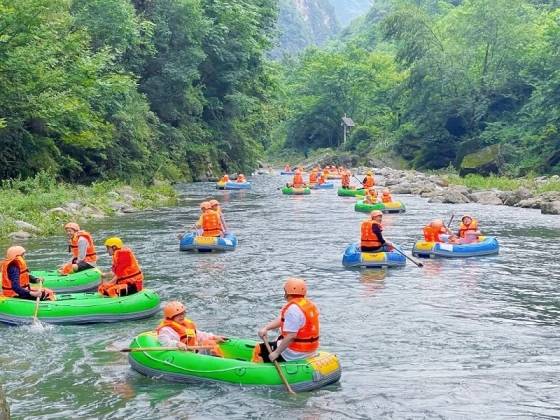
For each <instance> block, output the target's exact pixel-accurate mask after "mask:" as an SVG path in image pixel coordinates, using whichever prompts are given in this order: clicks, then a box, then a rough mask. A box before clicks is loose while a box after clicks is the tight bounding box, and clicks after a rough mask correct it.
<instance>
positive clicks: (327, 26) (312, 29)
mask: <svg viewBox="0 0 560 420" xmlns="http://www.w3.org/2000/svg"><path fill="white" fill-rule="evenodd" d="M338 31H339V25H338V21H337V19H336V15H335V11H334V9H333V7H332V5H331V4H330V3H329V0H280V13H279V17H278V41H277V46H276V48H275V49H274V50H273V51H272V52H271V55H272V57H274V58H279V57H281V56H283V55H284V54H294V53H298V52H300V51H302V50H303V49H304V48H305V47H307V46H309V45H322V44H324V43H325V42H326V41H327V40H329V39H330V38H332V37H333V36H334V35H336V34H337V33H338Z"/></svg>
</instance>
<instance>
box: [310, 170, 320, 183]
mask: <svg viewBox="0 0 560 420" xmlns="http://www.w3.org/2000/svg"><path fill="white" fill-rule="evenodd" d="M318 178H319V175H318V174H317V172H311V173H310V174H309V183H310V184H314V183H316V182H317V179H318Z"/></svg>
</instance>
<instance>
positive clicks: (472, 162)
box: [0, 0, 560, 182]
mask: <svg viewBox="0 0 560 420" xmlns="http://www.w3.org/2000/svg"><path fill="white" fill-rule="evenodd" d="M367 3H368V1H366V0H355V1H352V2H350V6H352V7H354V8H355V9H353V10H358V9H359V8H363V7H365V5H366V4H367ZM341 4H342V2H341V1H337V0H336V1H335V0H333V1H332V2H331V3H329V2H328V1H326V0H297V1H296V0H293V1H292V0H280V1H278V0H150V1H147V0H0V145H1V147H0V179H5V178H17V177H22V178H25V177H27V176H32V175H35V174H36V173H38V172H41V171H45V172H48V173H50V174H52V175H54V176H56V177H58V178H59V179H64V180H68V181H75V182H89V181H92V180H96V179H110V178H120V179H123V180H144V181H149V180H152V179H154V178H157V177H159V178H167V179H191V178H199V179H200V178H204V177H206V176H211V175H216V174H218V173H220V172H222V171H230V172H234V171H238V170H243V171H249V170H250V169H251V168H254V167H255V165H256V163H257V160H258V159H259V158H260V157H261V156H262V155H263V151H264V150H265V149H268V150H272V152H274V151H278V150H283V149H289V150H295V151H299V152H308V151H310V150H313V149H317V148H323V147H340V148H341V149H342V150H345V151H349V152H351V153H354V154H356V155H359V156H368V155H369V156H371V155H380V154H394V155H398V156H401V157H402V158H404V159H405V160H406V161H407V162H408V164H409V165H410V166H412V167H417V168H429V169H437V168H445V167H448V166H450V165H452V166H455V167H457V168H461V170H462V171H464V172H466V173H467V172H469V171H473V172H481V173H488V172H490V171H492V172H500V173H503V174H507V175H513V176H517V175H524V174H527V173H560V134H559V128H560V71H559V70H558V69H560V2H559V1H553V0H550V1H545V0H533V1H531V0H376V1H375V2H373V6H372V7H371V9H370V10H369V11H368V12H367V14H366V15H364V16H362V17H360V18H358V19H357V20H354V21H352V23H351V24H350V25H349V26H347V27H346V28H344V29H342V30H340V31H339V29H338V26H337V25H338V24H337V23H336V16H335V15H334V14H333V13H334V12H333V10H334V9H333V7H337V10H339V11H340V10H341V9H340V8H341V7H342V6H341ZM319 5H320V7H319ZM315 6H317V8H314V7H315ZM356 8H357V9H356ZM296 9H297V10H296ZM302 11H304V12H302ZM350 12H351V11H350V9H349V13H350ZM302 13H303V14H302ZM351 13H355V12H351ZM292 15H293V16H292ZM296 15H297V16H296ZM290 16H292V17H290ZM294 16H295V17H294ZM298 16H299V17H298ZM302 16H304V17H305V19H304V20H306V21H307V23H306V24H307V25H309V24H311V23H313V22H316V23H317V24H319V23H321V22H322V23H323V24H324V23H325V22H328V23H329V24H331V23H332V25H334V26H333V27H332V28H331V29H332V30H333V31H334V30H336V31H338V35H337V37H336V38H335V39H333V40H331V41H330V42H329V43H328V44H327V45H325V46H323V47H316V46H310V47H307V48H305V49H304V50H303V51H301V52H300V53H299V54H292V55H284V56H283V57H282V58H280V57H279V55H278V56H277V57H276V61H273V60H272V58H271V57H272V56H273V54H272V52H273V51H274V49H275V48H278V42H279V37H281V36H282V34H289V33H290V31H291V29H290V26H289V25H290V24H292V23H293V22H295V21H297V19H300V18H301V17H302ZM348 16H349V15H348ZM292 18H293V19H292ZM294 19H295V20H294ZM300 20H301V19H300ZM300 23H301V22H300ZM319 26H320V25H319ZM300 29H301V28H300ZM298 30H299V29H298ZM294 31H295V29H294ZM327 32H328V31H327ZM318 34H319V35H320V34H321V31H320V30H319V32H318V33H315V35H313V36H318ZM323 35H324V38H322V39H321V42H324V41H325V40H327V38H328V37H329V36H331V37H332V34H330V35H328V34H327V33H325V34H323ZM323 35H320V36H323ZM310 36H311V35H310ZM299 40H300V41H302V44H301V45H299V46H296V47H295V50H296V51H297V50H299V49H302V48H304V47H305V45H307V44H306V42H307V41H306V40H305V39H303V38H302V39H299ZM303 41H305V42H303ZM312 43H313V42H312ZM345 113H346V114H348V115H349V116H351V117H352V118H353V119H354V121H355V122H356V128H355V129H354V130H353V131H352V132H351V134H350V136H349V139H348V141H347V142H346V143H345V144H342V130H341V127H340V122H341V116H343V115H344V114H345Z"/></svg>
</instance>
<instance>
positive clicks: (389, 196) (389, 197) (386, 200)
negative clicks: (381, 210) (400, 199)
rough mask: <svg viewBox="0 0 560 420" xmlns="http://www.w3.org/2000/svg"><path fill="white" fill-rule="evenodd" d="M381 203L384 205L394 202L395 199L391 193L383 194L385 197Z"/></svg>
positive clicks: (382, 197)
mask: <svg viewBox="0 0 560 420" xmlns="http://www.w3.org/2000/svg"><path fill="white" fill-rule="evenodd" d="M381 201H383V202H384V203H390V202H392V201H393V197H392V196H391V193H383V195H382V196H381Z"/></svg>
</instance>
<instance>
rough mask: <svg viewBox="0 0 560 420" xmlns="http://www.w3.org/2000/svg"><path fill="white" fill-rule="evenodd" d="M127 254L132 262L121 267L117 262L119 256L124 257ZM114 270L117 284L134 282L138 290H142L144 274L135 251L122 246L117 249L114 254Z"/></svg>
mask: <svg viewBox="0 0 560 420" xmlns="http://www.w3.org/2000/svg"><path fill="white" fill-rule="evenodd" d="M125 255H128V257H129V260H130V264H129V265H128V266H126V267H124V268H123V267H120V265H119V264H117V262H118V260H119V258H122V257H124V256H125ZM112 270H113V273H114V274H115V276H117V283H116V284H127V285H128V284H134V285H135V286H136V290H137V291H140V290H142V288H143V283H144V275H143V274H142V270H141V269H140V265H139V264H138V261H137V260H136V257H135V256H134V253H133V252H132V251H131V250H130V249H129V248H121V249H117V250H116V251H115V253H114V254H113V266H112Z"/></svg>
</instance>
